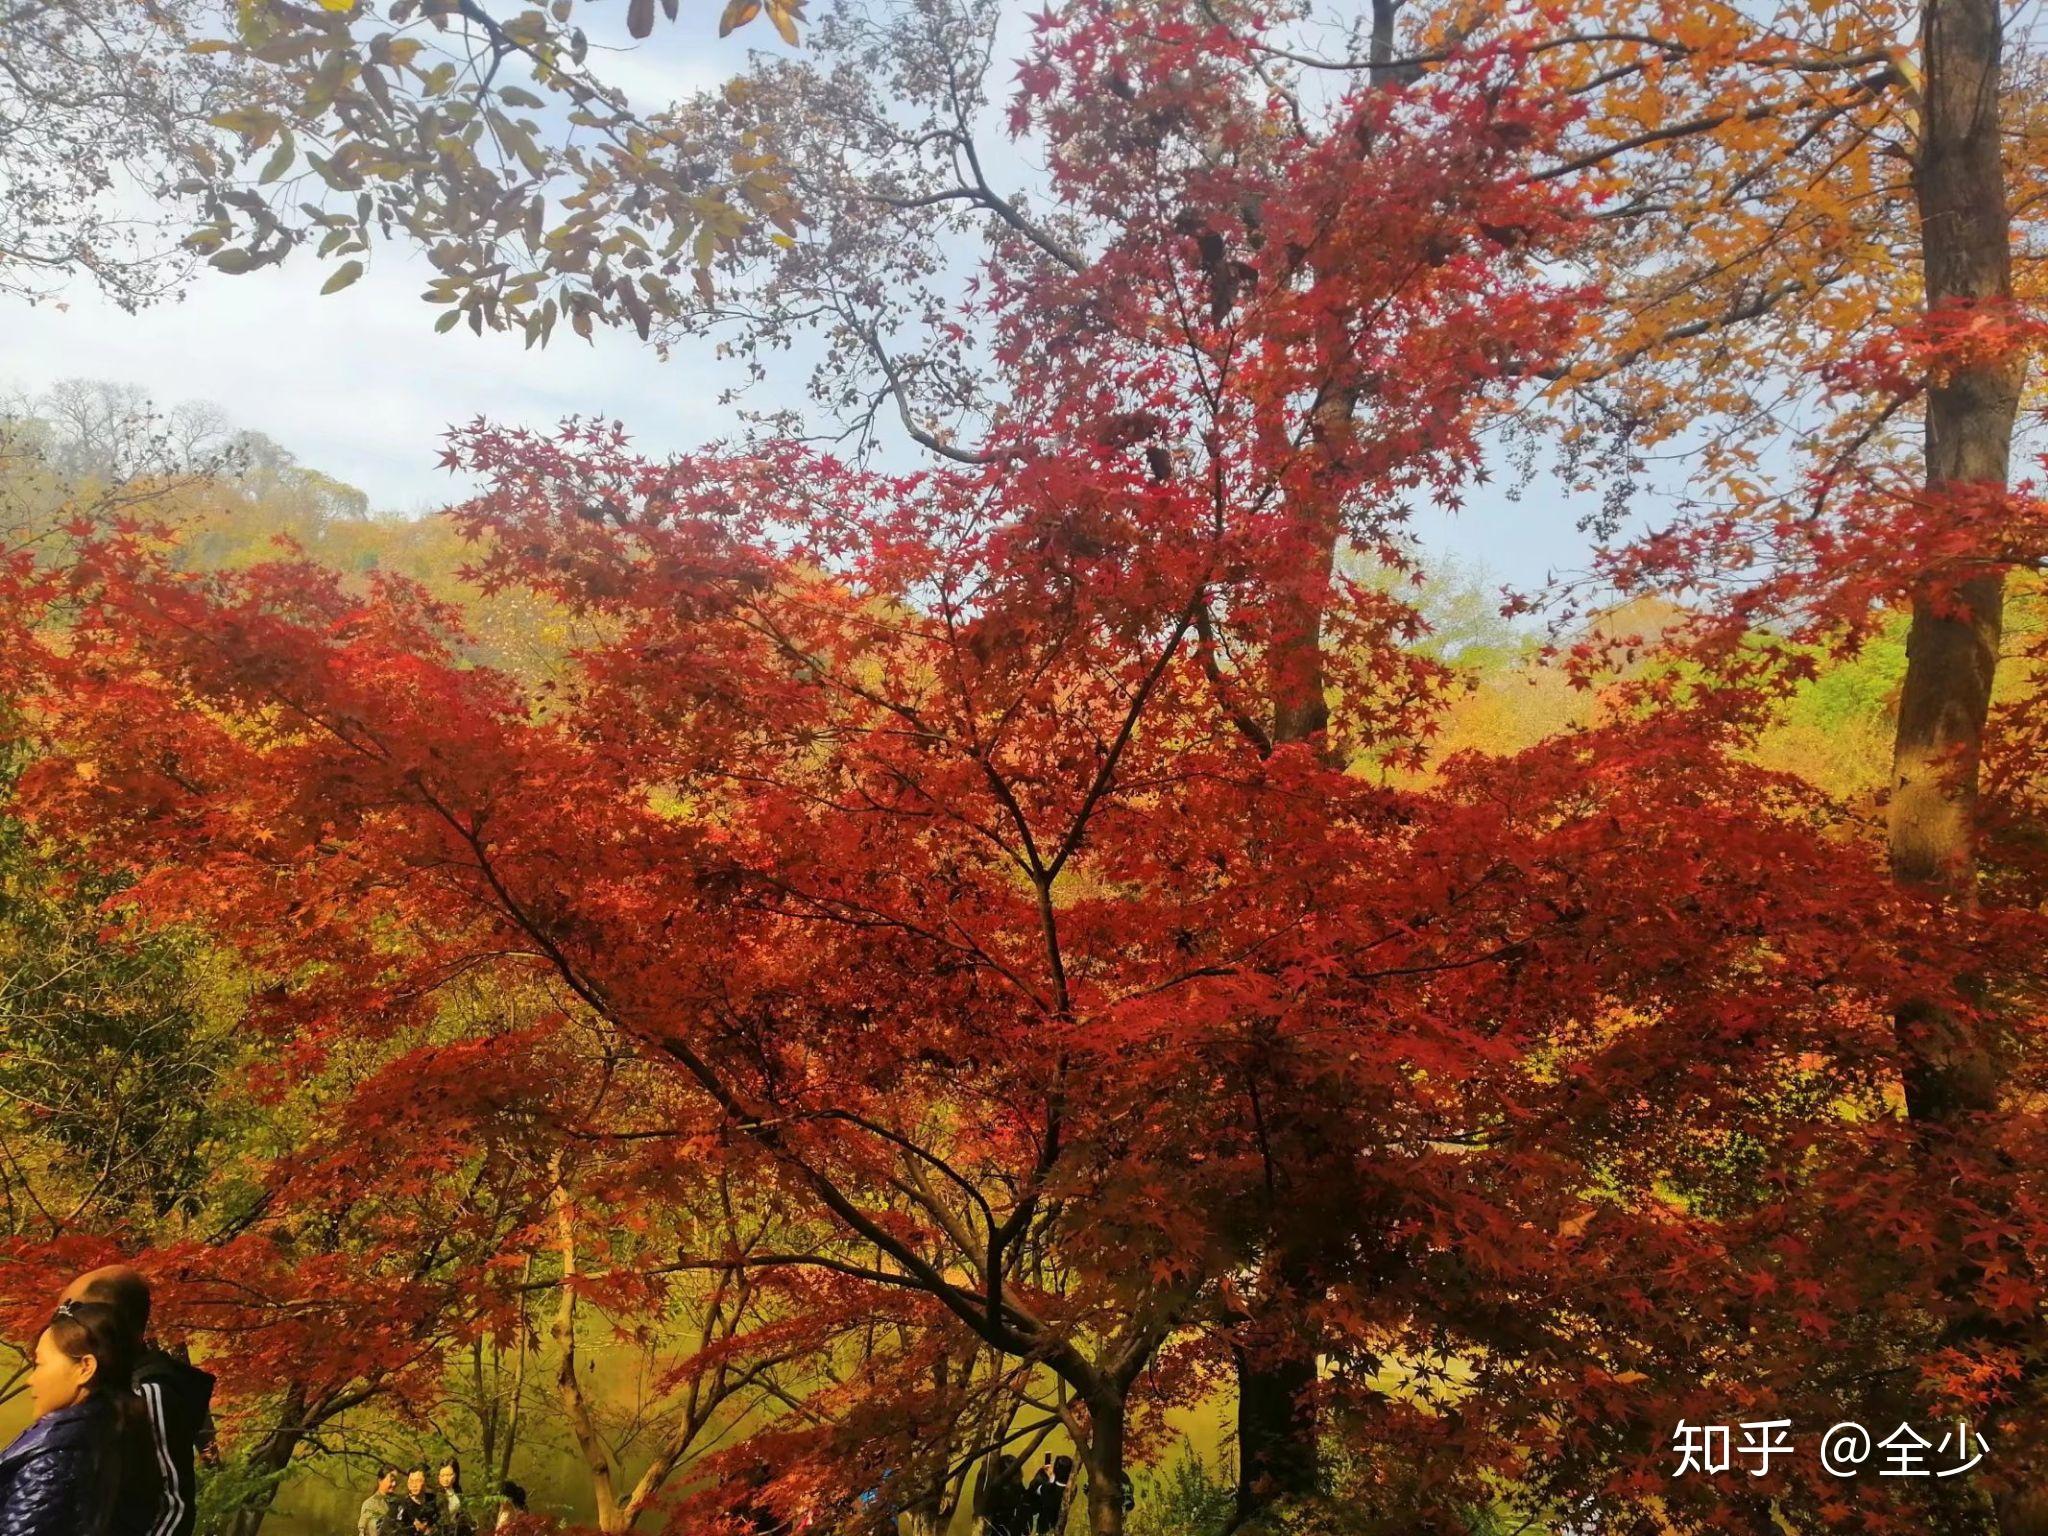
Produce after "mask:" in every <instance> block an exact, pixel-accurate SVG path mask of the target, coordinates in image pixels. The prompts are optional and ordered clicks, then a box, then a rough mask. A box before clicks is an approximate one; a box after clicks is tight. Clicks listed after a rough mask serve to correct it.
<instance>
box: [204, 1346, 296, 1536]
mask: <svg viewBox="0 0 2048 1536" xmlns="http://www.w3.org/2000/svg"><path fill="white" fill-rule="evenodd" d="M305 1424H306V1395H305V1389H304V1388H303V1387H301V1386H300V1385H299V1384H298V1383H296V1382H294V1383H292V1385H291V1386H289V1387H288V1388H286V1390H285V1396H284V1403H283V1405H282V1406H281V1407H280V1408H279V1410H278V1421H277V1427H276V1428H275V1429H273V1430H271V1432H270V1433H269V1434H267V1435H265V1436H264V1437H263V1438H262V1440H260V1441H259V1442H257V1444H256V1446H255V1447H254V1448H253V1449H252V1450H251V1451H250V1452H249V1454H248V1456H247V1458H246V1459H244V1461H243V1463H242V1466H243V1468H244V1469H245V1470H246V1471H247V1472H248V1473H250V1474H251V1475H252V1479H253V1481H254V1482H255V1487H254V1488H253V1489H252V1491H251V1493H250V1496H249V1499H248V1501H247V1502H246V1503H244V1504H243V1505H242V1506H241V1507H240V1508H239V1509H237V1510H235V1512H234V1513H233V1514H231V1515H229V1516H228V1519H227V1523H226V1525H225V1526H224V1527H223V1531H224V1536H256V1533H257V1532H258V1531H260V1530H262V1529H263V1522H264V1521H265V1520H266V1519H268V1518H269V1516H270V1510H271V1506H272V1505H274V1504H275V1503H276V1502H277V1490H278V1488H279V1487H280V1486H281V1485H282V1484H283V1482H284V1476H285V1473H286V1472H288V1471H290V1470H291V1464H292V1456H293V1455H294V1453H296V1452H297V1450H298V1448H299V1441H300V1440H301V1439H302V1438H303V1437H304V1435H305Z"/></svg>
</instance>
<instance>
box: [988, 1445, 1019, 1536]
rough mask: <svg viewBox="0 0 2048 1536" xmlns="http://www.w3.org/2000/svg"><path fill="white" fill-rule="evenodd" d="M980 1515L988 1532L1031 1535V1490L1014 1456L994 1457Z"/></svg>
mask: <svg viewBox="0 0 2048 1536" xmlns="http://www.w3.org/2000/svg"><path fill="white" fill-rule="evenodd" d="M981 1519H982V1525H983V1529H984V1530H985V1531H986V1532H987V1536H1031V1494H1030V1491H1029V1490H1028V1489H1026V1488H1025V1486H1024V1477H1023V1473H1022V1470H1021V1469H1020V1468H1019V1466H1018V1465H1017V1458H1016V1457H1014V1456H1004V1457H1001V1458H999V1459H998V1460H997V1462H996V1465H995V1470H994V1471H993V1472H992V1473H991V1474H990V1476H989V1480H988V1483H987V1484H986V1486H985V1487H984V1488H983V1489H982V1496H981Z"/></svg>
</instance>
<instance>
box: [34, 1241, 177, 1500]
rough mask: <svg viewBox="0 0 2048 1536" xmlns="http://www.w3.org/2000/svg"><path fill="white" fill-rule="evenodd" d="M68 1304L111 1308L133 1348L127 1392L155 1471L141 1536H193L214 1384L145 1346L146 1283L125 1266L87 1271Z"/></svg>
mask: <svg viewBox="0 0 2048 1536" xmlns="http://www.w3.org/2000/svg"><path fill="white" fill-rule="evenodd" d="M64 1298H65V1300H67V1301H85V1302H93V1303H95V1304H97V1305H100V1306H105V1307H109V1308H111V1309H112V1310H113V1312H114V1313H115V1315H116V1316H117V1317H118V1318H119V1319H120V1323H121V1326H122V1328H123V1329H124V1330H125V1331H126V1333H127V1334H128V1337H129V1339H130V1340H131V1342H132V1344H133V1346H134V1349H135V1364H134V1369H133V1371H132V1372H131V1376H132V1385H133V1387H134V1391H135V1394H136V1396H137V1397H139V1398H140V1399H141V1400H142V1406H143V1411H144V1414H145V1416H146V1418H147V1422H148V1429H149V1449H150V1456H151V1459H152V1461H153V1462H154V1465H155V1479H154V1480H155V1484H156V1488H157V1495H156V1501H157V1502H156V1508H155V1510H154V1512H153V1514H152V1515H151V1516H150V1517H149V1519H148V1520H147V1523H146V1524H144V1525H143V1526H142V1528H141V1536H192V1529H193V1526H194V1525H195V1524H196V1523H197V1521H198V1519H199V1498H198V1494H199V1476H198V1467H197V1465H196V1463H197V1461H198V1457H199V1452H200V1450H201V1448H202V1447H205V1446H207V1445H208V1444H210V1443H211V1441H212V1439H213V1411H212V1405H213V1378H212V1377H211V1376H210V1375H208V1374H207V1373H206V1372H205V1371H202V1370H200V1369H199V1368H198V1367H197V1366H195V1365H192V1364H191V1363H189V1362H188V1361H185V1360H181V1359H179V1358H178V1357H177V1356H176V1355H173V1354H170V1353H169V1352H168V1351H165V1350H163V1349H160V1348H158V1347H156V1346H155V1345H153V1344H151V1343H150V1342H149V1310H150V1296H149V1282H148V1281H147V1280H145V1279H143V1277H142V1275H141V1274H140V1273H139V1272H138V1271H136V1270H134V1269H131V1268H129V1267H128V1266H127V1265H126V1264H108V1265H104V1266H102V1267H101V1268H99V1269H93V1270H88V1271H86V1272H85V1273H84V1274H82V1275H80V1276H79V1277H78V1278H77V1279H76V1280H74V1281H72V1282H71V1284H70V1285H68V1286H66V1287H65V1288H64Z"/></svg>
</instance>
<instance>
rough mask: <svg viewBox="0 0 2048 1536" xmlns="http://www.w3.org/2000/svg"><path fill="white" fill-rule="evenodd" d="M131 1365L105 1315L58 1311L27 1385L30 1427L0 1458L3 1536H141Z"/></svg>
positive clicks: (141, 1470) (142, 1476)
mask: <svg viewBox="0 0 2048 1536" xmlns="http://www.w3.org/2000/svg"><path fill="white" fill-rule="evenodd" d="M134 1364H135V1341H134V1340H133V1338H132V1337H131V1336H130V1334H129V1331H128V1330H127V1329H126V1328H125V1327H123V1326H122V1321H121V1318H120V1316H119V1314H117V1313H116V1312H115V1310H114V1309H113V1308H112V1307H109V1306H106V1305H104V1304H101V1303H98V1302H90V1301H64V1302H60V1303H58V1306H57V1311H56V1313H55V1315H54V1316H52V1317H51V1319H50V1325H49V1326H48V1327H47V1328H45V1329H44V1330H43V1332H42V1336H41V1337H40V1338H38V1339H37V1340H36V1353H35V1366H34V1368H33V1369H32V1370H31V1371H30V1373H29V1378H28V1391H29V1400H30V1402H31V1404H32V1405H33V1407H34V1410H35V1422H34V1423H32V1424H30V1425H29V1427H28V1428H27V1429H25V1430H23V1431H22V1432H21V1434H20V1435H19V1436H18V1437H16V1439H15V1441H14V1443H13V1444H12V1445H10V1446H8V1447H7V1449H6V1450H5V1451H4V1452H0V1536H140V1529H139V1522H138V1520H137V1519H136V1517H135V1514H134V1512H135V1511H145V1510H148V1509H150V1508H153V1507H154V1504H155V1488H154V1486H153V1483H152V1466H151V1462H150V1458H149V1433H148V1426H147V1424H146V1423H145V1422H144V1418H143V1407H142V1401H141V1399H140V1398H138V1397H137V1396H136V1395H135V1391H134V1388H133V1384H132V1381H131V1373H132V1372H133V1370H134Z"/></svg>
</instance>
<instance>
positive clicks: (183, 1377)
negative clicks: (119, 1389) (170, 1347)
mask: <svg viewBox="0 0 2048 1536" xmlns="http://www.w3.org/2000/svg"><path fill="white" fill-rule="evenodd" d="M135 1393H136V1396H138V1397H140V1398H141V1399H142V1404H143V1407H144V1408H146V1409H147V1410H148V1413H149V1439H150V1455H151V1458H152V1459H153V1460H154V1461H155V1462H156V1470H157V1482H158V1487H159V1490H160V1492H159V1495H158V1499H157V1509H156V1518H155V1520H154V1522H153V1523H152V1524H151V1525H150V1526H149V1528H148V1536H192V1527H193V1524H194V1522H195V1521H197V1520H198V1518H199V1509H198V1498H197V1495H198V1488H199V1475H198V1467H197V1465H196V1463H197V1460H198V1455H199V1447H200V1446H201V1445H203V1444H205V1443H206V1442H207V1441H208V1440H210V1439H211V1438H212V1437H213V1414H212V1403H213V1378H212V1377H211V1376H209V1375H208V1374H207V1373H206V1372H204V1371H202V1370H200V1369H199V1367H197V1366H196V1365H189V1364H187V1363H186V1362H185V1361H183V1360H180V1359H179V1358H178V1357H177V1356H175V1355H167V1354H165V1353H164V1352H163V1351H162V1350H160V1349H145V1350H144V1351H143V1353H142V1358H141V1360H140V1361H138V1362H137V1363H136V1366H135Z"/></svg>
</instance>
